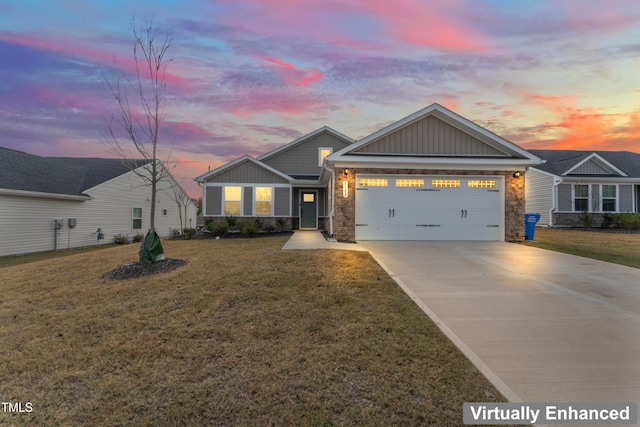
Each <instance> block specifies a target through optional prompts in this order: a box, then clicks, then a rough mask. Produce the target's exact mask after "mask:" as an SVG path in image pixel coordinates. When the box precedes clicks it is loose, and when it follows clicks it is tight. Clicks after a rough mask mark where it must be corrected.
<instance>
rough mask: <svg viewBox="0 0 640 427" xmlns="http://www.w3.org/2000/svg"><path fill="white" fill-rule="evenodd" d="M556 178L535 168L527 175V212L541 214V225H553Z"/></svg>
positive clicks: (530, 169) (529, 170)
mask: <svg viewBox="0 0 640 427" xmlns="http://www.w3.org/2000/svg"><path fill="white" fill-rule="evenodd" d="M553 183H554V177H553V176H552V175H549V174H547V173H544V172H540V171H539V170H536V169H534V168H529V169H528V170H527V172H526V173H525V211H526V212H527V213H539V214H540V221H539V222H538V224H540V225H552V217H551V215H550V211H551V209H553Z"/></svg>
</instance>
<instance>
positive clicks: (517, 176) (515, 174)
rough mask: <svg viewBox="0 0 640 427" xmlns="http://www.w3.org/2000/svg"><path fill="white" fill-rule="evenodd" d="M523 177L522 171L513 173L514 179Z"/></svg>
mask: <svg viewBox="0 0 640 427" xmlns="http://www.w3.org/2000/svg"><path fill="white" fill-rule="evenodd" d="M521 176H522V173H520V171H515V172H514V173H513V177H514V178H520V177H521Z"/></svg>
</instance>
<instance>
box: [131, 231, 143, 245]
mask: <svg viewBox="0 0 640 427" xmlns="http://www.w3.org/2000/svg"><path fill="white" fill-rule="evenodd" d="M143 240H144V234H142V233H136V235H135V236H133V237H132V238H131V241H132V242H133V243H140V242H142V241H143Z"/></svg>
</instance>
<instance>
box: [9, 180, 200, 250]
mask: <svg viewBox="0 0 640 427" xmlns="http://www.w3.org/2000/svg"><path fill="white" fill-rule="evenodd" d="M85 193H86V194H88V195H89V196H91V197H93V199H92V200H86V201H70V200H61V199H52V198H43V197H25V196H8V195H0V205H1V206H2V209H0V256H4V255H16V254H23V253H31V252H41V251H50V250H54V249H55V243H54V242H55V234H54V233H55V231H54V228H53V220H54V218H61V219H63V220H64V227H63V228H62V229H61V230H59V231H58V233H57V234H58V249H67V248H75V247H82V246H92V245H96V244H97V243H98V242H97V235H96V231H97V229H98V228H100V229H101V230H102V231H103V232H104V235H105V239H104V240H101V241H100V244H105V243H112V242H113V236H114V235H116V234H126V235H128V236H129V238H131V237H133V236H134V235H135V234H137V233H141V234H145V233H146V232H147V230H148V228H149V212H150V208H151V203H150V201H149V200H148V199H150V188H149V187H148V186H145V185H144V183H143V182H141V179H140V178H139V177H138V176H136V175H135V174H134V173H133V172H128V173H126V174H124V175H121V176H119V177H117V178H114V179H112V180H110V181H107V182H105V183H103V184H100V185H97V186H95V187H93V188H91V189H89V190H86V191H85ZM134 207H141V208H142V229H140V230H134V229H133V228H132V227H133V208H134ZM164 209H166V211H167V215H166V216H165V215H163V210H164ZM183 215H184V210H183ZM69 218H75V219H76V221H77V225H76V227H75V228H73V229H71V228H69ZM189 219H191V221H189ZM183 221H184V219H183ZM186 223H187V226H189V224H191V225H192V226H193V227H195V224H196V206H195V204H193V203H190V205H189V209H188V211H187V221H186ZM178 228H180V216H179V213H178V205H177V203H176V201H175V200H174V197H173V194H172V193H171V190H169V189H165V190H164V191H162V190H161V191H159V192H158V195H157V204H156V231H157V233H158V235H159V236H161V237H166V236H169V235H170V232H171V229H178Z"/></svg>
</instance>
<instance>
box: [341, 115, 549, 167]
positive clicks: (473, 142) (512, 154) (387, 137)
mask: <svg viewBox="0 0 640 427" xmlns="http://www.w3.org/2000/svg"><path fill="white" fill-rule="evenodd" d="M434 126H440V127H443V128H445V129H446V130H447V132H448V133H449V134H450V135H451V138H452V139H454V140H456V145H457V146H458V147H456V149H457V150H458V152H455V150H454V149H453V148H452V147H449V146H446V144H443V143H442V141H441V140H440V138H439V136H438V134H437V132H433V129H432V128H433V127H434ZM400 132H405V134H404V137H399V138H397V137H396V135H397V134H399V133H400ZM375 158H378V159H380V160H382V159H384V158H386V160H388V161H393V158H395V159H396V160H397V161H399V162H403V161H413V162H421V163H427V162H430V163H442V164H445V163H452V161H451V159H452V158H457V159H459V160H455V159H454V160H453V161H455V162H458V163H465V162H469V163H473V161H472V159H482V158H484V159H485V160H479V161H478V162H476V163H482V162H486V160H488V159H494V160H496V161H497V162H498V163H500V162H503V163H504V161H505V160H509V161H510V163H512V164H520V165H531V164H538V163H540V162H541V159H539V158H538V157H537V156H535V155H533V154H531V153H530V152H528V151H526V150H524V149H522V148H520V147H519V146H517V145H516V144H513V143H512V142H510V141H507V140H506V139H504V138H502V137H500V136H498V135H496V134H494V133H493V132H490V131H488V130H487V129H485V128H483V127H481V126H479V125H477V124H475V123H473V122H472V121H470V120H467V119H465V118H464V117H462V116H460V115H458V114H456V113H454V112H453V111H451V110H449V109H447V108H445V107H443V106H442V105H440V104H437V103H434V104H431V105H429V106H428V107H426V108H423V109H422V110H420V111H417V112H415V113H413V114H411V115H409V116H407V117H405V118H403V119H401V120H398V121H397V122H395V123H392V124H390V125H389V126H387V127H385V128H383V129H380V130H378V131H376V132H374V133H372V134H371V135H369V136H367V137H365V138H363V139H361V140H360V141H358V142H356V143H354V144H352V145H350V146H348V147H345V148H343V149H342V150H339V151H338V152H336V153H334V154H332V155H331V156H329V161H333V162H336V161H341V160H345V161H346V160H349V161H356V162H357V161H362V162H370V161H379V160H374V159H375ZM401 158H405V159H406V160H401ZM409 159H410V160H409ZM465 159H468V160H465ZM494 163H495V162H494Z"/></svg>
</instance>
